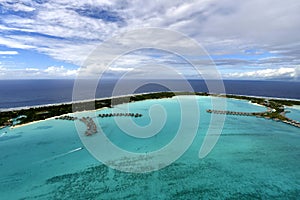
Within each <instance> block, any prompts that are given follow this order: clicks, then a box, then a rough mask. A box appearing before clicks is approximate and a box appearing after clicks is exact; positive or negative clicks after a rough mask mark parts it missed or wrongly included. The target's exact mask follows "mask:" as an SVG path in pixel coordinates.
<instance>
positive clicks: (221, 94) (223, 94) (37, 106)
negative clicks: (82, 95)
mask: <svg viewBox="0 0 300 200" xmlns="http://www.w3.org/2000/svg"><path fill="white" fill-rule="evenodd" d="M161 92H170V91H159V92H143V93H134V94H126V95H118V96H111V97H101V98H95V99H84V100H77V101H66V102H60V103H50V104H41V105H33V106H21V107H12V108H0V112H9V111H20V110H29V109H32V108H44V107H51V106H61V105H71V104H75V103H87V102H92V101H101V100H110V99H113V98H122V97H131V96H135V95H147V94H156V93H161ZM180 92H184V91H175V92H174V93H180ZM190 93H205V92H190ZM206 94H207V96H219V97H225V95H232V96H237V97H246V98H247V97H248V98H262V99H267V100H272V99H274V100H282V101H298V102H299V103H300V99H291V98H282V97H268V96H253V95H241V94H228V93H220V94H219V93H206ZM225 98H229V97H225ZM237 100H239V99H237Z"/></svg>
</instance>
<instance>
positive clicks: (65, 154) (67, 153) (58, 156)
mask: <svg viewBox="0 0 300 200" xmlns="http://www.w3.org/2000/svg"><path fill="white" fill-rule="evenodd" d="M82 149H83V147H79V148H76V149H73V150H71V151H68V152H66V153H62V154H58V155H56V156H52V157H50V158H47V159H45V160H41V161H39V162H38V163H42V162H48V161H51V160H55V159H58V158H61V157H64V156H67V155H69V154H71V153H75V152H77V151H80V150H82Z"/></svg>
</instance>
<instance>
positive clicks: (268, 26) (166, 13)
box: [0, 0, 300, 81]
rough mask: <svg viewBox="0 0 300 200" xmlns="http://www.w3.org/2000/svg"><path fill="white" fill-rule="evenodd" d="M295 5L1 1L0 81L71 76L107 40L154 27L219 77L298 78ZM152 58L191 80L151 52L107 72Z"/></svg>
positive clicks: (228, 0)
mask: <svg viewBox="0 0 300 200" xmlns="http://www.w3.org/2000/svg"><path fill="white" fill-rule="evenodd" d="M299 10H300V1H298V0H287V1H279V0H252V1H244V0H223V1H219V0H196V1H176V0H170V1H169V0H165V1H137V0H131V1H129V0H128V1H126V0H125V1H109V0H107V1H105V0H104V1H102V0H101V1H98V0H88V1H79V0H64V1H59V0H19V1H15V0H6V1H5V0H1V1H0V15H1V16H0V79H36V78H39V79H41V78H75V77H76V75H77V74H78V72H79V69H80V67H82V66H83V65H84V62H85V60H86V59H87V58H88V56H89V55H90V53H91V52H93V50H94V49H95V48H96V47H97V46H99V45H100V44H102V43H103V42H105V41H107V40H109V39H110V38H111V37H114V36H118V35H120V34H122V33H124V32H126V31H130V30H134V29H137V28H147V27H158V28H165V29H169V30H173V31H178V32H180V33H182V34H184V35H186V36H188V37H191V38H192V39H194V40H196V41H197V42H198V43H199V44H200V45H202V47H203V48H204V49H205V50H206V51H207V52H208V54H209V56H210V57H211V58H212V59H213V61H214V63H215V64H216V66H217V69H218V71H219V72H220V73H221V75H222V77H223V78H225V79H255V80H256V79H261V80H269V79H272V80H273V79H280V80H282V79H283V80H294V81H299V74H300V20H299V19H300V12H299ZM149 39H153V40H155V38H149ZM178 43H180V42H179V41H178ZM198 59H201V58H200V57H199V58H198ZM154 61H155V62H157V63H159V64H163V65H169V66H171V67H174V68H178V69H179V71H180V72H182V73H185V74H186V75H187V76H188V77H189V76H190V77H192V78H194V77H193V76H192V75H193V72H192V71H191V69H190V68H189V67H187V65H186V63H182V61H181V60H180V58H178V57H176V56H174V55H169V54H167V53H163V52H161V51H156V50H143V51H137V52H132V53H131V54H128V55H126V56H122V57H121V58H120V59H119V60H117V61H116V62H114V64H113V65H112V66H111V67H110V68H109V69H108V72H107V74H109V76H111V77H115V76H120V75H121V74H123V73H124V72H127V71H130V70H133V69H134V68H135V67H136V66H143V65H145V64H147V63H149V62H150V63H153V62H154ZM147 70H149V68H144V72H143V67H140V68H139V73H140V74H141V77H140V78H142V76H146V77H147V76H148V75H147V72H149V71H147ZM96 71H97V68H96V67H94V68H91V69H90V70H89V73H90V74H91V75H93V74H95V73H96ZM150 71H151V70H150ZM141 72H143V73H141ZM87 76H88V74H87Z"/></svg>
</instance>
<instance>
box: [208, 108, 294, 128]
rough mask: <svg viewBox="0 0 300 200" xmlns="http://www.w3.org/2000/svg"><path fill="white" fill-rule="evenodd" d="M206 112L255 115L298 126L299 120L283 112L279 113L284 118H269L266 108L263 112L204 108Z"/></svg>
mask: <svg viewBox="0 0 300 200" xmlns="http://www.w3.org/2000/svg"><path fill="white" fill-rule="evenodd" d="M206 112H208V113H213V114H221V115H240V116H255V117H260V118H265V119H273V120H274V121H281V122H283V123H286V124H289V125H292V126H295V127H298V128H300V122H298V121H296V120H293V119H290V118H287V117H286V116H285V112H282V113H280V115H281V116H282V117H283V118H284V120H283V119H279V118H276V117H275V118H271V117H270V116H269V114H271V113H272V111H270V110H268V111H265V112H236V111H228V110H210V109H208V110H206Z"/></svg>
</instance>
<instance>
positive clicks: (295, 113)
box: [286, 106, 300, 122]
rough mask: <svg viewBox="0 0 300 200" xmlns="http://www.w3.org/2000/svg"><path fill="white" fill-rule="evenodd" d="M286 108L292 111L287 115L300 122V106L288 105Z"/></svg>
mask: <svg viewBox="0 0 300 200" xmlns="http://www.w3.org/2000/svg"><path fill="white" fill-rule="evenodd" d="M286 110H288V111H290V112H289V113H287V114H286V116H287V117H289V118H291V119H293V120H296V121H298V122H300V106H292V107H286Z"/></svg>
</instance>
